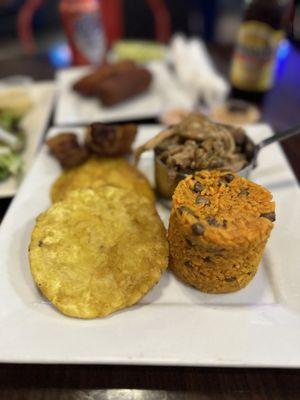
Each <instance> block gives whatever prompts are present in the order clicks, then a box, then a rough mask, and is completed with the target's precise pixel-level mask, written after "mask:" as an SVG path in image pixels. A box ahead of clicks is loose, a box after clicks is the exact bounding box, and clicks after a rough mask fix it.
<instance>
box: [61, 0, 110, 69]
mask: <svg viewBox="0 0 300 400" xmlns="http://www.w3.org/2000/svg"><path fill="white" fill-rule="evenodd" d="M59 10H60V14H61V18H62V23H63V27H64V31H65V33H66V36H67V39H68V42H69V45H70V48H71V52H72V55H73V62H74V64H76V65H84V64H100V63H101V62H102V60H103V57H104V54H105V47H106V46H105V36H104V31H103V26H102V20H101V13H100V5H99V2H98V1H97V0H61V2H60V5H59Z"/></svg>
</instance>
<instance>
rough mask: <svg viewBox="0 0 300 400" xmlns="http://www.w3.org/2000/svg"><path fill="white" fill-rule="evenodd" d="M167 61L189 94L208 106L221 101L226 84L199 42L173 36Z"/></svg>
mask: <svg viewBox="0 0 300 400" xmlns="http://www.w3.org/2000/svg"><path fill="white" fill-rule="evenodd" d="M169 61H170V62H171V63H172V64H173V66H174V70H175V73H176V75H177V78H178V80H179V81H180V82H181V84H182V85H183V86H184V87H185V89H186V90H187V91H188V92H189V93H190V95H191V96H192V97H194V98H200V99H202V100H203V101H204V102H205V103H206V105H207V106H208V107H211V106H213V105H214V104H216V103H220V102H223V101H224V100H225V98H226V96H227V95H228V92H229V84H228V82H227V81H226V80H225V79H224V78H223V77H222V76H220V75H219V74H218V72H217V71H216V69H215V68H214V66H213V64H212V61H211V59H210V56H209V54H208V52H207V49H206V47H205V45H204V43H203V41H201V40H200V39H187V38H185V37H184V36H183V35H175V36H174V37H173V39H172V41H171V45H170V51H169Z"/></svg>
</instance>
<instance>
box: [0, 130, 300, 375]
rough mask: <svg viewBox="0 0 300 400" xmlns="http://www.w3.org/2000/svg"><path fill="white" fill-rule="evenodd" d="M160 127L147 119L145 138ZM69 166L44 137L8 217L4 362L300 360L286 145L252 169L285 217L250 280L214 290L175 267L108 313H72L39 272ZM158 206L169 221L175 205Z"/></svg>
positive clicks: (0, 332)
mask: <svg viewBox="0 0 300 400" xmlns="http://www.w3.org/2000/svg"><path fill="white" fill-rule="evenodd" d="M57 131H58V129H57V128H55V129H54V128H53V129H51V130H50V134H55V133H56V132H57ZM59 131H61V129H59ZM75 131H77V132H78V134H82V129H79V128H78V129H75ZM158 131H159V127H158V126H150V127H145V126H144V127H140V130H139V135H138V138H137V141H136V143H135V144H136V145H137V144H140V143H141V142H144V141H145V140H146V139H148V138H150V137H151V136H153V135H154V134H155V133H157V132H158ZM248 132H249V134H250V135H251V136H252V137H253V138H254V139H255V140H256V141H257V140H259V139H261V138H263V137H266V136H268V135H270V134H271V131H270V129H269V128H268V127H267V126H264V125H258V126H256V127H253V128H251V129H249V130H248ZM141 169H142V170H143V171H144V172H145V173H146V174H147V175H148V176H149V177H150V179H151V180H152V178H153V177H152V172H153V171H152V155H151V153H145V154H144V155H143V157H142V159H141ZM59 173H60V167H59V165H58V163H57V161H56V160H55V159H54V158H53V157H51V156H50V155H49V154H48V151H47V149H46V147H45V146H43V147H42V150H41V152H40V154H39V155H38V157H37V158H36V160H35V163H34V165H33V167H32V169H31V171H30V173H29V174H28V175H27V177H26V179H25V181H24V183H23V185H22V187H21V188H20V190H19V192H18V195H17V196H16V198H15V199H14V201H13V203H12V205H11V207H10V209H9V211H8V213H7V215H6V217H5V219H4V221H3V224H2V226H1V231H0V361H2V362H22V363H99V364H100V363H101V364H154V365H195V366H204V365H206V366H259V367H262V366H270V367H271V366H272V367H300V346H299V337H300V295H299V293H300V269H299V261H300V257H299V222H300V207H299V204H300V202H299V190H298V187H297V183H296V181H295V178H294V176H293V173H292V172H291V170H290V168H289V166H288V164H287V161H286V160H285V157H284V156H283V154H282V152H281V150H280V148H279V146H278V145H276V144H275V145H271V146H270V147H269V148H266V149H265V150H263V151H262V153H261V155H260V158H259V167H258V168H257V170H256V171H255V172H254V173H253V176H252V179H253V180H254V181H256V182H258V183H261V184H263V185H264V186H266V187H268V188H269V189H270V190H271V191H272V193H273V194H274V198H275V201H276V214H277V221H276V224H275V228H274V230H273V232H272V235H271V238H270V240H269V242H268V244H267V248H266V251H265V254H264V257H263V261H262V263H261V266H260V269H259V272H258V274H257V276H256V277H255V278H254V280H253V281H252V282H251V283H250V284H249V286H248V287H247V288H245V289H243V290H241V291H239V292H237V293H232V294H224V295H209V294H204V293H201V292H199V291H197V290H195V289H193V288H191V287H188V286H187V285H185V284H183V283H182V282H180V281H178V280H177V279H176V278H175V277H174V276H173V275H172V273H171V272H169V271H168V272H166V273H165V274H164V276H163V278H162V280H161V281H160V283H159V284H158V285H157V286H155V288H154V289H153V290H152V291H151V292H150V293H149V294H148V295H147V296H145V297H144V298H143V299H142V301H141V302H140V303H139V304H137V305H135V306H133V307H131V308H128V309H125V310H122V311H120V312H117V313H115V314H113V315H111V316H109V317H107V318H104V319H95V320H78V319H72V318H68V317H65V316H63V315H62V314H60V313H59V312H57V311H56V310H55V309H54V308H53V307H52V306H51V305H50V304H49V303H48V302H47V301H45V299H43V298H42V296H41V295H40V294H39V292H38V290H37V289H36V287H35V285H34V283H33V280H32V277H31V274H30V270H29V265H28V258H27V248H28V244H29V241H30V234H31V231H32V229H33V226H34V223H35V218H36V216H37V215H38V214H39V213H40V212H42V211H44V210H45V209H46V208H47V207H48V206H49V205H50V201H49V190H50V186H51V184H52V182H53V181H54V180H55V179H56V178H57V176H58V175H59ZM158 209H159V212H160V215H161V216H162V218H163V220H164V222H165V223H166V224H167V223H168V212H167V210H166V209H165V208H164V207H163V206H162V205H160V204H158Z"/></svg>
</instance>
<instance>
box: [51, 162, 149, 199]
mask: <svg viewBox="0 0 300 400" xmlns="http://www.w3.org/2000/svg"><path fill="white" fill-rule="evenodd" d="M103 185H111V186H116V187H121V188H124V189H131V190H134V191H136V192H137V193H138V194H140V195H141V196H145V197H146V198H148V199H149V200H150V201H151V202H154V201H155V196H154V193H153V191H152V189H151V187H150V184H149V182H148V181H147V179H146V178H145V177H144V175H143V174H142V173H141V172H140V171H139V170H138V169H137V168H135V167H134V166H133V165H131V164H129V162H128V161H127V160H125V159H123V158H99V157H96V156H93V157H91V158H90V159H89V160H88V161H86V162H85V163H84V164H82V165H80V166H78V167H75V168H72V169H70V170H68V171H64V172H63V173H62V175H61V176H60V177H59V178H58V179H57V180H56V181H55V182H54V184H53V186H52V189H51V200H52V202H53V203H55V202H57V201H60V200H63V199H64V198H65V197H66V195H67V194H69V193H70V192H71V191H72V190H74V189H80V188H83V187H99V186H103Z"/></svg>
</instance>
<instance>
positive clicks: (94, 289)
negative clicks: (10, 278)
mask: <svg viewBox="0 0 300 400" xmlns="http://www.w3.org/2000/svg"><path fill="white" fill-rule="evenodd" d="M29 260H30V268H31V272H32V275H33V277H34V280H35V282H36V284H37V286H38V287H39V289H40V290H41V292H42V293H43V294H44V295H45V297H46V298H47V299H49V300H50V301H51V302H52V303H53V305H54V306H55V307H56V308H57V309H59V310H60V311H61V312H62V313H63V314H65V315H68V316H72V317H78V318H96V317H104V316H106V315H108V314H111V313H112V312H114V311H117V310H119V309H122V308H124V307H127V306H130V305H132V304H134V303H136V302H137V301H139V300H140V298H141V297H142V296H143V295H144V294H145V293H147V292H148V291H149V290H150V289H151V288H152V287H153V286H154V285H155V284H156V283H157V282H158V281H159V279H160V277H161V274H162V272H163V271H164V270H165V269H166V268H167V265H168V242H167V239H166V233H165V228H164V226H163V224H162V222H161V220H160V218H159V216H158V214H157V212H156V209H155V207H154V205H153V204H152V203H151V202H149V201H148V200H147V199H145V198H144V197H141V196H139V195H138V194H136V193H135V192H133V191H130V190H125V189H121V188H116V187H112V186H103V187H100V188H96V189H79V190H75V191H73V192H72V193H70V194H69V195H68V197H67V198H66V199H65V200H63V201H61V202H58V203H55V204H53V205H52V206H51V207H50V208H49V209H48V210H47V211H46V212H44V213H42V214H41V215H40V216H39V217H38V219H37V223H36V226H35V228H34V230H33V233H32V238H31V243H30V247H29Z"/></svg>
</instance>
